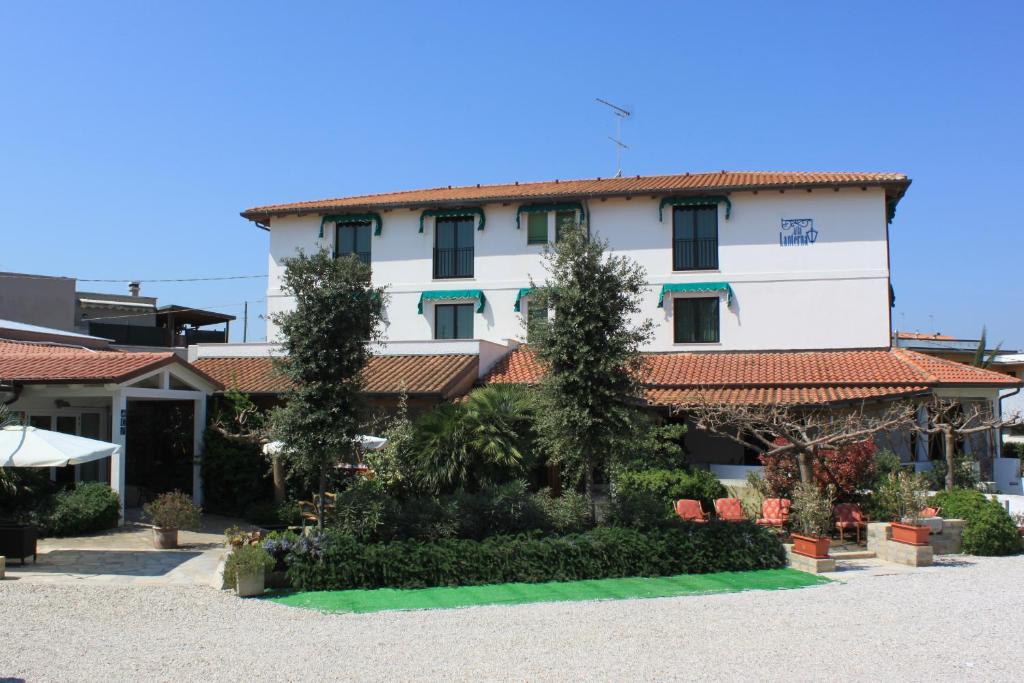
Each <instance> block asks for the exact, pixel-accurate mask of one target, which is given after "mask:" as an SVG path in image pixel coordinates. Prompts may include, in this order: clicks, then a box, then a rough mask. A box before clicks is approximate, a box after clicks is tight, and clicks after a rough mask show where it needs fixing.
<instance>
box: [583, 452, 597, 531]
mask: <svg viewBox="0 0 1024 683" xmlns="http://www.w3.org/2000/svg"><path fill="white" fill-rule="evenodd" d="M583 488H584V490H585V491H586V493H587V499H588V500H589V501H590V518H591V519H592V520H593V521H594V522H597V504H596V502H595V501H594V468H593V467H591V466H590V465H587V466H586V469H585V470H584V473H583Z"/></svg>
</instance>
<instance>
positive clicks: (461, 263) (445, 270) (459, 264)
mask: <svg viewBox="0 0 1024 683" xmlns="http://www.w3.org/2000/svg"><path fill="white" fill-rule="evenodd" d="M449 277H473V247H466V248H462V249H434V278H435V279H442V278H449Z"/></svg>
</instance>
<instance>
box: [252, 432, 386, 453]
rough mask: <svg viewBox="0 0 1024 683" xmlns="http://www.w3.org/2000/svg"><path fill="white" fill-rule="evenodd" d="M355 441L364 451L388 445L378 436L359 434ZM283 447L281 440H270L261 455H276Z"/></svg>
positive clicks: (264, 445)
mask: <svg viewBox="0 0 1024 683" xmlns="http://www.w3.org/2000/svg"><path fill="white" fill-rule="evenodd" d="M356 442H357V443H358V444H359V445H360V446H362V448H363V450H364V451H376V450H380V449H381V448H384V447H385V446H387V445H388V440H387V439H385V438H383V437H380V436H366V435H365V434H364V435H361V436H357V437H356ZM283 448H284V442H283V441H271V442H269V443H265V444H263V455H277V454H278V453H280V452H281V450H282V449H283Z"/></svg>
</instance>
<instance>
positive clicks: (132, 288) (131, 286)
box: [128, 280, 139, 296]
mask: <svg viewBox="0 0 1024 683" xmlns="http://www.w3.org/2000/svg"><path fill="white" fill-rule="evenodd" d="M128 291H129V292H130V293H131V295H132V296H138V295H139V281H138V280H135V281H133V282H129V283H128Z"/></svg>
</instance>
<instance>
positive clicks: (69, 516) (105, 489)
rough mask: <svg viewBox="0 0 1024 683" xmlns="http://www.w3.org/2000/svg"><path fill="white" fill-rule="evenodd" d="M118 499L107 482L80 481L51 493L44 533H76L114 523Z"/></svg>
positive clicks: (109, 527)
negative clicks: (68, 487)
mask: <svg viewBox="0 0 1024 683" xmlns="http://www.w3.org/2000/svg"><path fill="white" fill-rule="evenodd" d="M120 516H121V503H120V499H119V498H118V497H117V494H116V493H114V491H113V490H111V488H110V485H109V484H101V483H99V482H81V483H79V484H76V485H75V487H74V488H73V489H68V490H66V491H61V492H60V493H58V494H57V495H56V496H55V497H54V502H53V510H52V511H51V512H50V514H49V515H48V517H47V519H46V520H45V522H44V525H45V527H46V528H45V530H44V533H46V534H47V535H53V536H77V535H78V534H85V533H90V532H93V531H104V530H106V529H113V528H114V527H116V526H117V522H118V519H119V518H120Z"/></svg>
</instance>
